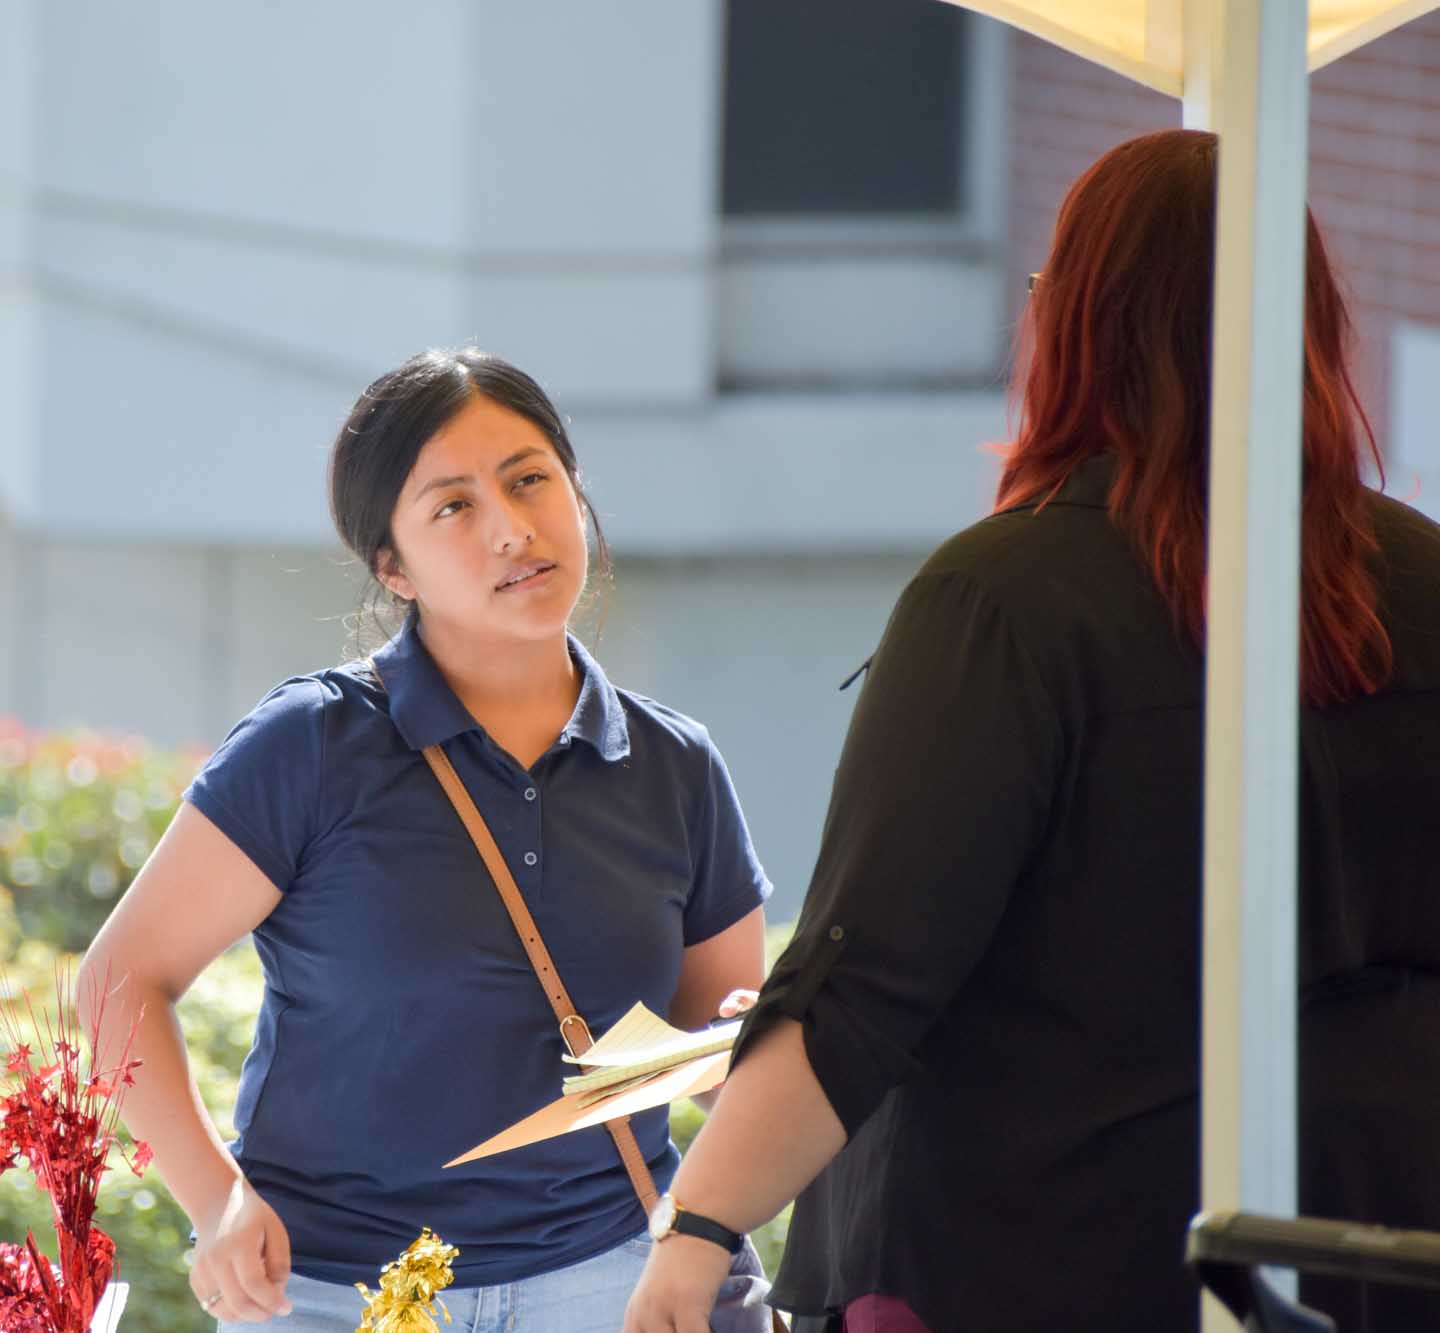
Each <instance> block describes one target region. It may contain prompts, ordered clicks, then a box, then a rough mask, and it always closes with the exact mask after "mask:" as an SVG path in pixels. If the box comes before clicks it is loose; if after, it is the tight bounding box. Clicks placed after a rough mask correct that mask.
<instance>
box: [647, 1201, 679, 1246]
mask: <svg viewBox="0 0 1440 1333" xmlns="http://www.w3.org/2000/svg"><path fill="white" fill-rule="evenodd" d="M674 1225H675V1200H674V1199H673V1198H672V1197H671V1196H670V1195H668V1194H662V1195H661V1196H660V1201H659V1202H658V1203H657V1204H656V1205H655V1207H654V1208H653V1209H652V1210H651V1212H650V1239H651V1240H664V1239H665V1237H666V1236H668V1235H669V1234H670V1229H671V1228H672V1227H673V1226H674Z"/></svg>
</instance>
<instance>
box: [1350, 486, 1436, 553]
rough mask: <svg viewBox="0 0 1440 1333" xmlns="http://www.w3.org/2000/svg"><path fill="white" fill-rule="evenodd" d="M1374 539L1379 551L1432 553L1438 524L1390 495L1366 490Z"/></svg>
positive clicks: (1434, 547)
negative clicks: (1371, 515) (1379, 548)
mask: <svg viewBox="0 0 1440 1333" xmlns="http://www.w3.org/2000/svg"><path fill="white" fill-rule="evenodd" d="M1367 493H1368V495H1369V497H1370V505H1371V512H1372V513H1373V515H1374V520H1375V536H1376V539H1377V540H1378V541H1379V542H1380V546H1381V549H1382V550H1385V551H1387V552H1388V551H1389V550H1390V549H1392V548H1399V549H1400V550H1415V551H1427V552H1433V551H1435V550H1437V549H1440V523H1436V522H1435V520H1434V519H1432V518H1429V517H1427V516H1426V515H1425V514H1422V513H1421V512H1420V511H1419V510H1418V509H1416V508H1415V507H1414V506H1413V505H1409V504H1406V503H1405V502H1404V501H1403V500H1397V499H1396V498H1395V497H1394V496H1393V495H1385V494H1384V493H1382V492H1380V491H1375V490H1370V491H1368V492H1367Z"/></svg>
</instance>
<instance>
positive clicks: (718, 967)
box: [670, 907, 765, 1114]
mask: <svg viewBox="0 0 1440 1333" xmlns="http://www.w3.org/2000/svg"><path fill="white" fill-rule="evenodd" d="M764 979H765V909H764V908H763V907H757V908H756V909H755V910H754V911H753V912H750V913H747V914H746V915H745V916H742V917H741V918H740V920H739V921H737V922H736V923H735V924H734V925H733V926H730V927H728V928H727V929H725V930H722V931H721V932H720V933H719V934H718V935H712V936H711V937H710V938H709V939H708V940H702V941H701V942H700V943H699V944H692V945H691V946H690V948H688V949H686V950H685V956H684V959H683V961H682V962H681V964H680V981H679V984H678V985H677V986H676V988H675V998H674V999H673V1000H672V1001H671V1002H670V1022H671V1023H673V1024H674V1025H675V1026H676V1027H677V1028H683V1029H685V1031H687V1032H693V1031H695V1030H696V1029H698V1028H703V1027H704V1026H705V1025H706V1024H707V1023H708V1022H709V1021H710V1020H711V1019H712V1018H714V1017H716V1016H717V1015H719V1016H720V1017H722V1018H734V1017H736V1016H737V1015H739V1014H742V1013H744V1012H745V1010H747V1009H749V1008H750V1007H751V1006H752V1005H753V1004H754V1003H755V994H756V992H757V991H758V990H759V988H760V983H761V982H762V981H763V980H764ZM719 1095H720V1094H719V1092H718V1091H711V1092H701V1093H697V1094H696V1095H695V1096H694V1097H692V1098H691V1099H690V1100H691V1101H693V1102H694V1103H695V1105H696V1106H698V1107H699V1108H700V1109H701V1110H702V1111H705V1112H706V1113H707V1114H708V1113H709V1112H710V1111H711V1110H712V1109H713V1108H714V1106H715V1099H716V1098H717V1097H718V1096H719Z"/></svg>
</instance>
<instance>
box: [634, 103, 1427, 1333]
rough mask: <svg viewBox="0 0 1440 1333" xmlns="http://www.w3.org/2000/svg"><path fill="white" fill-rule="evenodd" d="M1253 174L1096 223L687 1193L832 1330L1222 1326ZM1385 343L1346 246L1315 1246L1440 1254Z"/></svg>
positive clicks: (692, 1257)
mask: <svg viewBox="0 0 1440 1333" xmlns="http://www.w3.org/2000/svg"><path fill="white" fill-rule="evenodd" d="M1215 156H1216V143H1215V139H1214V137H1213V136H1212V135H1209V134H1204V133H1199V132H1195V131H1169V132H1164V133H1160V134H1152V135H1148V136H1145V137H1143V138H1140V139H1136V140H1133V141H1131V142H1129V143H1125V144H1122V145H1121V146H1120V147H1118V148H1116V149H1114V150H1113V151H1112V152H1110V153H1108V154H1106V155H1105V156H1104V157H1103V158H1101V159H1100V160H1099V161H1098V162H1097V163H1096V164H1095V165H1094V166H1093V167H1092V168H1091V169H1090V170H1089V171H1088V172H1086V174H1085V175H1084V176H1083V177H1081V179H1080V180H1079V181H1078V182H1077V183H1076V184H1075V186H1074V187H1073V188H1072V190H1071V191H1070V194H1069V196H1068V197H1067V199H1066V201H1065V203H1064V206H1063V207H1062V209H1061V213H1060V217H1059V221H1058V225H1057V229H1056V235H1055V242H1054V248H1053V251H1052V253H1051V256H1050V259H1049V262H1048V264H1047V265H1046V267H1045V271H1044V274H1043V276H1042V277H1041V279H1040V281H1039V283H1038V285H1037V286H1036V288H1035V291H1034V295H1033V297H1032V300H1031V302H1030V306H1029V310H1028V314H1027V322H1028V325H1029V334H1030V338H1029V343H1030V351H1029V355H1028V366H1027V370H1026V373H1025V375H1024V378H1023V415H1022V418H1021V423H1020V431H1019V435H1018V439H1017V440H1016V442H1015V444H1014V445H1013V447H1012V448H1011V449H1010V450H1009V453H1008V457H1007V460H1006V464H1005V468H1004V473H1003V476H1002V478H1001V482H1000V488H999V496H998V499H997V502H996V512H995V513H994V514H992V515H991V516H990V517H989V518H987V519H985V520H984V521H983V522H980V523H978V524H976V525H975V526H974V527H971V528H969V529H967V530H966V531H964V532H962V533H960V534H959V535H958V536H956V537H953V538H952V539H951V540H949V541H948V542H946V543H945V544H944V545H943V546H942V547H941V548H940V549H939V550H938V551H936V552H935V554H934V555H932V556H931V557H930V559H929V560H928V561H927V562H926V564H925V565H924V567H923V568H922V570H921V571H920V573H919V574H918V575H917V577H916V578H915V579H914V580H913V582H912V583H911V584H910V585H909V587H908V588H906V590H905V592H904V593H903V595H902V596H901V598H900V601H899V604H898V605H897V607H896V609H895V612H894V614H893V616H892V617H891V620H890V624H889V626H888V628H887V629H886V632H885V636H884V639H883V640H882V642H881V644H880V646H879V649H878V651H877V652H876V654H875V656H874V658H873V661H872V663H871V665H870V671H869V675H868V679H867V682H866V685H865V688H864V692H863V694H862V696H861V698H860V700H859V703H858V705H857V707H856V711H855V715H854V718H853V721H852V723H851V728H850V734H849V737H848V739H847V741H846V745H845V750H844V755H843V758H842V760H841V764H840V768H839V771H838V773H837V776H836V780H835V789H834V794H833V797H832V801H831V806H830V812H829V816H828V818H827V820H826V825H825V832H824V837H823V842H822V846H821V850H820V856H819V861H818V864H817V866H816V869H815V875H814V879H813V882H812V884H811V887H810V892H809V897H808V899H807V901H806V904H805V908H804V911H803V913H802V915H801V918H800V923H799V927H798V929H797V933H796V936H795V940H794V942H793V944H792V945H791V947H790V948H789V950H788V951H787V952H786V953H785V955H784V956H783V958H782V959H781V960H780V963H779V964H778V965H777V967H776V969H775V972H774V975H773V976H772V978H771V979H770V981H769V983H768V984H767V986H766V988H765V990H764V991H763V992H762V996H761V1000H760V1003H759V1005H758V1007H757V1008H756V1010H755V1011H754V1014H753V1016H752V1018H751V1019H750V1021H749V1024H748V1026H747V1028H746V1031H745V1034H744V1039H743V1041H742V1044H741V1047H740V1050H739V1052H738V1054H737V1062H736V1068H735V1072H734V1073H733V1075H732V1076H731V1079H730V1081H729V1084H728V1085H727V1088H726V1091H725V1092H724V1093H723V1095H722V1096H721V1098H720V1102H719V1105H718V1107H717V1109H716V1113H715V1115H714V1117H713V1118H712V1119H711V1121H710V1123H709V1125H708V1126H707V1127H706V1129H705V1130H704V1132H703V1133H702V1134H701V1135H700V1137H699V1139H698V1140H697V1142H696V1144H695V1146H694V1147H693V1148H692V1150H691V1153H690V1155H689V1156H688V1158H687V1159H686V1161H685V1162H684V1164H683V1165H682V1167H681V1169H680V1172H679V1174H678V1175H677V1176H676V1178H675V1181H674V1184H673V1187H672V1188H673V1193H674V1196H675V1199H676V1200H678V1201H679V1205H680V1206H681V1207H682V1208H684V1209H689V1210H692V1211H693V1212H694V1213H696V1214H699V1215H701V1216H702V1217H708V1218H710V1219H712V1220H713V1221H715V1222H718V1223H719V1224H721V1225H722V1226H724V1227H725V1228H727V1229H734V1230H736V1231H740V1230H744V1229H746V1228H749V1227H753V1226H755V1225H757V1224H758V1223H759V1222H761V1221H762V1220H763V1219H765V1218H767V1217H769V1216H770V1215H771V1214H772V1213H774V1212H775V1211H777V1210H778V1209H779V1208H780V1207H781V1205H782V1204H783V1203H784V1202H785V1201H786V1200H788V1199H790V1198H791V1197H793V1196H795V1195H797V1194H799V1195H800V1198H799V1203H798V1204H797V1206H796V1210H795V1214H794V1220H793V1223H792V1226H791V1232H790V1243H789V1248H788V1250H787V1253H786V1258H785V1262H784V1266H783V1267H782V1269H781V1271H780V1274H779V1279H778V1281H777V1283H776V1286H775V1288H774V1292H773V1295H772V1299H774V1300H775V1301H776V1303H777V1304H779V1305H780V1306H781V1307H785V1308H790V1309H793V1310H795V1311H796V1312H798V1313H799V1314H800V1315H801V1316H802V1317H801V1318H800V1319H799V1320H798V1321H797V1325H796V1326H797V1328H814V1329H819V1328H822V1327H829V1328H832V1329H834V1328H839V1327H841V1326H842V1322H843V1327H844V1328H845V1329H847V1330H887V1331H888V1330H896V1331H897V1333H898V1331H899V1330H926V1329H928V1330H932V1331H933V1333H949V1330H955V1329H972V1328H973V1329H1005V1330H1039V1329H1046V1330H1049V1329H1061V1328H1063V1329H1065V1330H1067V1333H1085V1331H1086V1330H1095V1333H1100V1330H1104V1333H1115V1331H1116V1330H1137V1331H1138V1330H1145V1333H1158V1331H1160V1330H1164V1331H1165V1333H1176V1331H1177V1330H1184V1329H1187V1328H1193V1327H1194V1326H1195V1322H1196V1317H1197V1314H1196V1312H1197V1300H1196V1295H1195V1291H1194V1289H1193V1287H1192V1285H1191V1284H1190V1282H1189V1281H1188V1280H1187V1277H1186V1275H1185V1273H1184V1271H1183V1268H1182V1264H1181V1254H1182V1250H1183V1240H1184V1233H1185V1227H1186V1223H1187V1221H1188V1219H1189V1217H1190V1216H1191V1214H1192V1213H1193V1212H1194V1210H1195V1209H1196V1207H1197V1204H1198V1197H1197V1196H1198V1169H1197V1168H1198V1163H1197V1158H1198V1152H1197V1119H1198V1117H1197V1107H1198V1084H1199V1077H1198V1068H1197V1065H1198V1058H1197V1038H1198V1030H1199V1013H1198V1006H1199V991H1200V983H1199V926H1200V857H1201V837H1200V831H1201V757H1202V754H1201V752H1202V725H1201V703H1202V696H1203V663H1202V656H1201V648H1202V644H1203V635H1204V624H1205V597H1204V592H1205V582H1204V581H1205V503H1206V456H1207V428H1208V421H1207V407H1206V404H1207V393H1208V388H1209V379H1210V327H1211V285H1212V277H1213V272H1212V255H1213V252H1214V239H1215V236H1214V216H1215ZM1348 334H1349V327H1348V322H1347V317H1346V313H1345V307H1344V304H1343V302H1342V300H1341V297H1340V294H1339V292H1338V290H1337V288H1336V284H1335V279H1334V276H1333V275H1332V272H1331V269H1330V265H1329V263H1328V261H1327V259H1326V255H1325V250H1324V247H1323V245H1322V243H1321V240H1320V236H1319V233H1318V232H1317V231H1316V229H1315V227H1314V224H1313V222H1310V223H1309V224H1308V279H1307V284H1306V311H1305V375H1304V505H1303V546H1304V560H1303V577H1302V597H1303V606H1302V614H1301V618H1302V625H1303V634H1302V645H1303V646H1302V653H1301V676H1300V680H1299V681H1298V682H1297V687H1298V689H1299V690H1300V692H1301V696H1302V699H1303V703H1304V708H1303V712H1302V718H1303V720H1302V727H1301V737H1300V746H1301V839H1302V842H1301V851H1300V866H1301V880H1302V883H1301V894H1302V907H1301V961H1300V978H1301V985H1302V987H1303V998H1302V1035H1301V1084H1302V1098H1301V1100H1302V1108H1303V1110H1302V1125H1301V1155H1302V1184H1301V1207H1302V1210H1304V1211H1306V1212H1308V1213H1314V1214H1321V1215H1330V1216H1335V1217H1350V1218H1365V1219H1372V1220H1376V1221H1383V1222H1386V1223H1390V1224H1393V1225H1398V1226H1431V1227H1440V1114H1437V1112H1436V1108H1437V1105H1440V1041H1437V1040H1436V1033H1440V814H1437V812H1440V527H1437V526H1436V525H1435V524H1433V523H1431V522H1429V521H1428V520H1426V519H1425V518H1423V517H1421V516H1420V515H1419V514H1418V513H1416V512H1415V511H1414V510H1412V509H1409V508H1407V507H1406V506H1404V505H1402V504H1399V503H1397V502H1395V501H1393V500H1390V499H1386V498H1385V497H1383V496H1382V495H1379V494H1378V493H1376V492H1375V491H1374V490H1372V489H1370V488H1369V487H1367V486H1366V485H1365V484H1364V483H1363V481H1362V478H1361V472H1362V464H1363V462H1364V461H1365V460H1366V458H1367V456H1369V455H1373V453H1374V446H1373V441H1372V440H1371V437H1370V434H1369V428H1368V426H1367V425H1366V423H1365V419H1364V415H1363V412H1362V411H1361V408H1360V405H1359V403H1358V401H1357V399H1356V395H1355V392H1354V389H1353V387H1352V384H1351V381H1350V376H1349V373H1348V371H1347V369H1346V343H1347V336H1348ZM1221 336H1223V330H1222V331H1221ZM1377 461H1378V460H1377ZM891 465H892V464H887V466H891ZM893 465H894V466H898V467H899V468H901V469H902V470H903V467H904V461H903V455H902V456H901V457H900V458H898V459H896V460H893ZM802 1191H803V1193H802ZM662 1220H663V1219H662ZM726 1267H727V1256H726V1255H725V1253H724V1251H723V1250H722V1249H720V1248H719V1247H718V1246H715V1245H712V1244H711V1243H710V1242H709V1241H707V1240H704V1239H700V1238H696V1237H694V1236H687V1235H683V1234H682V1235H679V1236H675V1237H674V1238H669V1237H667V1238H666V1239H665V1241H664V1242H663V1243H662V1244H660V1245H658V1246H657V1247H656V1249H655V1251H654V1252H653V1254H652V1256H651V1259H650V1263H649V1268H648V1270H647V1273H646V1276H645V1278H644V1279H643V1280H642V1283H641V1285H640V1287H639V1288H638V1289H637V1291H636V1294H635V1296H634V1298H633V1299H632V1301H631V1304H630V1309H629V1313H628V1319H627V1323H626V1329H627V1333H654V1331H657V1330H667V1331H668V1330H671V1329H676V1330H680V1331H681V1333H691V1330H701V1329H703V1328H704V1327H705V1322H704V1310H705V1308H706V1302H707V1300H708V1298H709V1295H710V1293H711V1292H712V1291H713V1290H714V1288H715V1286H716V1284H717V1283H718V1282H719V1280H720V1278H721V1277H722V1276H723V1275H724V1273H725V1271H726ZM1322 1299H1323V1300H1324V1301H1325V1302H1326V1303H1327V1304H1330V1305H1331V1306H1332V1307H1333V1308H1335V1309H1336V1312H1337V1313H1339V1314H1340V1315H1341V1317H1342V1323H1341V1327H1342V1328H1344V1329H1346V1330H1347V1333H1350V1330H1353V1329H1359V1328H1363V1327H1366V1326H1373V1327H1377V1328H1387V1329H1393V1328H1422V1327H1426V1328H1437V1327H1440V1304H1437V1303H1436V1302H1435V1301H1434V1299H1433V1298H1428V1297H1426V1298H1420V1297H1412V1296H1408V1295H1407V1294H1405V1293H1403V1292H1398V1291H1395V1290H1394V1289H1391V1291H1390V1292H1388V1293H1387V1290H1386V1289H1383V1288H1372V1290H1371V1292H1370V1293H1369V1310H1368V1316H1369V1319H1370V1320H1372V1321H1373V1324H1370V1325H1367V1324H1366V1323H1365V1322H1364V1321H1363V1320H1362V1319H1360V1318H1358V1317H1357V1316H1359V1315H1360V1314H1362V1313H1363V1308H1362V1306H1360V1305H1359V1304H1346V1302H1347V1301H1348V1300H1349V1293H1347V1292H1345V1291H1344V1290H1343V1289H1336V1288H1332V1289H1331V1290H1330V1291H1328V1292H1325V1293H1323V1294H1322ZM1317 1303H1319V1302H1318V1301H1317ZM842 1312H843V1314H842ZM1347 1315H1348V1316H1350V1319H1351V1322H1345V1317H1346V1316H1347Z"/></svg>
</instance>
